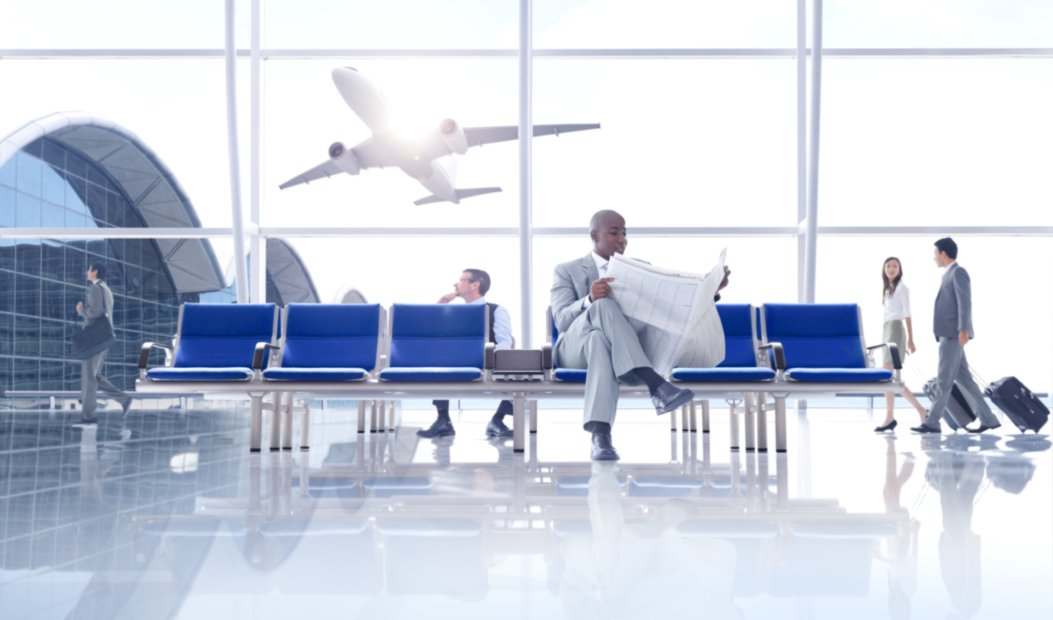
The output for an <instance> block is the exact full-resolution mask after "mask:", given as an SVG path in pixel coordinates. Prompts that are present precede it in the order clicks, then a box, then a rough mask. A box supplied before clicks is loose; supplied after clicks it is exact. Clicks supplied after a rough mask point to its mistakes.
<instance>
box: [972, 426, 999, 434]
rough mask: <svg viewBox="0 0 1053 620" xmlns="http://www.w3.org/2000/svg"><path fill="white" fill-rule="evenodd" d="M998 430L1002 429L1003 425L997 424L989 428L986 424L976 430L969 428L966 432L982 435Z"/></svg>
mask: <svg viewBox="0 0 1053 620" xmlns="http://www.w3.org/2000/svg"><path fill="white" fill-rule="evenodd" d="M996 428H1002V425H1001V424H995V425H994V426H987V425H986V424H981V425H980V426H977V427H976V428H967V429H965V430H967V431H969V432H970V433H982V432H984V431H992V430H994V429H996Z"/></svg>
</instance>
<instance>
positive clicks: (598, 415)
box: [555, 299, 651, 424]
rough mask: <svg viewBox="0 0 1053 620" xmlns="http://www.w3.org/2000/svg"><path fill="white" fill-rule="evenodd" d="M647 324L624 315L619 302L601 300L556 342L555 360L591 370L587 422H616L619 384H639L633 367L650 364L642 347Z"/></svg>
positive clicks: (586, 391) (589, 308)
mask: <svg viewBox="0 0 1053 620" xmlns="http://www.w3.org/2000/svg"><path fill="white" fill-rule="evenodd" d="M645 329H647V326H646V325H644V324H643V323H640V322H638V321H632V320H630V319H627V318H625V315H624V314H622V311H621V308H619V307H618V304H617V303H616V302H614V301H613V300H610V299H600V300H599V301H596V302H595V303H593V304H592V305H591V306H589V307H588V309H587V310H585V312H583V313H581V314H580V315H578V317H577V318H576V319H574V322H573V323H571V325H570V329H568V330H567V331H566V333H564V334H562V335H561V336H560V338H559V342H558V343H556V350H555V354H556V363H557V365H558V366H561V367H564V368H585V369H588V373H587V374H586V379H585V418H584V422H585V423H586V424H587V423H589V422H606V423H607V424H614V414H615V412H616V411H617V409H618V383H619V382H621V383H626V384H629V385H636V384H637V383H639V381H638V380H637V379H636V377H635V375H634V374H633V373H632V372H631V371H632V369H633V368H640V367H647V368H650V367H651V361H650V360H649V359H647V355H646V354H644V351H643V347H641V346H640V334H641V333H643V331H644V330H645Z"/></svg>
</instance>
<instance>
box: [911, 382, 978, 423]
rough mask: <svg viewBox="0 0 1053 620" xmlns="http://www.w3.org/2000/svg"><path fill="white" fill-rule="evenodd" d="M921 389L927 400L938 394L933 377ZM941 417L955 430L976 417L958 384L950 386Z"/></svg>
mask: <svg viewBox="0 0 1053 620" xmlns="http://www.w3.org/2000/svg"><path fill="white" fill-rule="evenodd" d="M921 389H922V391H923V392H925V395H926V396H928V397H929V401H935V400H936V399H937V398H939V396H940V393H939V392H940V386H939V384H938V383H936V379H935V378H932V379H929V380H928V381H926V382H925V385H924V386H923V387H922V388H921ZM943 419H944V421H946V422H947V425H948V426H950V427H951V430H955V431H956V430H958V429H959V428H965V426H966V425H968V424H970V423H971V422H972V421H973V420H975V419H976V414H975V413H974V412H973V408H972V407H971V406H970V405H969V401H968V399H967V398H966V397H965V394H964V393H963V392H962V390H961V389H960V388H959V387H958V384H954V385H953V386H952V388H951V397H950V398H949V399H947V408H946V409H945V410H944V411H943Z"/></svg>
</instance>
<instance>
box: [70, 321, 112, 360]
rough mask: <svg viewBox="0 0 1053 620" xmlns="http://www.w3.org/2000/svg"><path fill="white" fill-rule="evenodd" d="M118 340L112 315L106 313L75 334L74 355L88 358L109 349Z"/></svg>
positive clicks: (78, 357) (81, 358) (82, 358)
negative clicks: (114, 333)
mask: <svg viewBox="0 0 1053 620" xmlns="http://www.w3.org/2000/svg"><path fill="white" fill-rule="evenodd" d="M115 342H117V338H116V337H115V336H114V335H113V325H111V324H110V315H109V314H108V313H107V314H104V315H102V316H100V317H99V318H97V319H95V320H94V321H92V322H91V323H88V324H87V325H86V326H85V327H84V329H81V330H79V331H77V332H75V333H74V334H73V357H75V358H77V359H80V360H86V359H88V358H89V357H92V356H94V355H98V354H99V353H102V352H103V351H105V350H106V349H109V348H110V347H111V346H113V344H114V343H115Z"/></svg>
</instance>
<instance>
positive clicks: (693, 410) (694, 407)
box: [688, 400, 698, 433]
mask: <svg viewBox="0 0 1053 620" xmlns="http://www.w3.org/2000/svg"><path fill="white" fill-rule="evenodd" d="M688 407H689V408H690V415H691V419H690V422H691V424H690V427H689V428H688V430H689V431H691V432H692V433H696V432H698V401H694V400H693V401H691V404H690V405H688Z"/></svg>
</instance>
